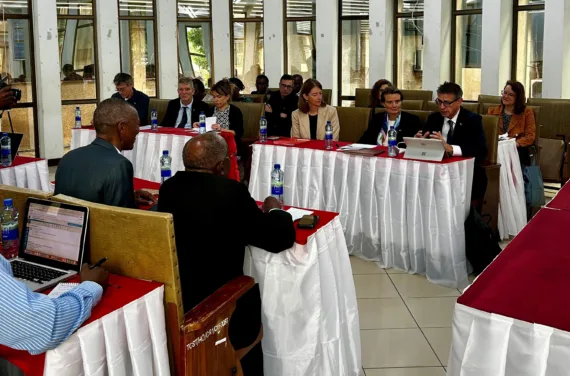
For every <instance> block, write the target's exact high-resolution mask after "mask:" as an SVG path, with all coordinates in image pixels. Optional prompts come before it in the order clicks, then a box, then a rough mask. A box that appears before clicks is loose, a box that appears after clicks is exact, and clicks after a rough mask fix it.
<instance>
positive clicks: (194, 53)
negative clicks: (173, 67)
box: [178, 22, 212, 83]
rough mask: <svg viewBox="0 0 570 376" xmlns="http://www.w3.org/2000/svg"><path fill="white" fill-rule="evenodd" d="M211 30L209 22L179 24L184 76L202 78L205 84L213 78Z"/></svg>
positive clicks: (182, 72)
mask: <svg viewBox="0 0 570 376" xmlns="http://www.w3.org/2000/svg"><path fill="white" fill-rule="evenodd" d="M211 29H212V24H211V23H209V22H203V23H197V22H179V23H178V38H179V43H178V55H179V56H180V73H181V74H182V75H183V76H188V77H196V78H200V79H201V80H202V82H204V83H206V82H208V81H209V79H210V77H211V76H212V46H211V39H210V36H211V33H212V31H211Z"/></svg>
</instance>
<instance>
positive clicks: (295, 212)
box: [287, 208, 313, 221]
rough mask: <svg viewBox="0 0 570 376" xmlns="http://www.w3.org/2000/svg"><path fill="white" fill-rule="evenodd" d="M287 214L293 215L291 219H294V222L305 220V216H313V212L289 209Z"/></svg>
mask: <svg viewBox="0 0 570 376" xmlns="http://www.w3.org/2000/svg"><path fill="white" fill-rule="evenodd" d="M287 213H289V214H291V217H293V221H296V220H297V219H301V218H303V216H304V215H311V214H313V212H312V211H311V210H303V209H297V208H289V210H287Z"/></svg>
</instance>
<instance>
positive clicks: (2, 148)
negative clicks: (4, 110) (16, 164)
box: [0, 133, 12, 167]
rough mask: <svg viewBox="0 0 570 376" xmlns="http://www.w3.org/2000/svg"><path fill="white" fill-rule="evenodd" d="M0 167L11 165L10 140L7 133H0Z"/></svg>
mask: <svg viewBox="0 0 570 376" xmlns="http://www.w3.org/2000/svg"><path fill="white" fill-rule="evenodd" d="M0 165H2V166H4V167H8V166H11V165H12V140H11V139H10V137H9V136H8V133H2V138H0Z"/></svg>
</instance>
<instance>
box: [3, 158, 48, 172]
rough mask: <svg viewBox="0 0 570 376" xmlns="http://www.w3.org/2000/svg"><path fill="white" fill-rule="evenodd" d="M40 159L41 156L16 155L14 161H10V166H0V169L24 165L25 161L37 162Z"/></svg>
mask: <svg viewBox="0 0 570 376" xmlns="http://www.w3.org/2000/svg"><path fill="white" fill-rule="evenodd" d="M41 160H42V158H32V157H23V156H16V159H14V161H13V162H12V164H11V165H10V166H0V169H3V168H10V167H16V166H21V165H24V164H26V163H33V162H38V161H41Z"/></svg>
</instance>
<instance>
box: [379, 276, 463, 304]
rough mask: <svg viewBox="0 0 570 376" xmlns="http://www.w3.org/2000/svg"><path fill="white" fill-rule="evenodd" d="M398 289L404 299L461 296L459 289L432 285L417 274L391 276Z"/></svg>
mask: <svg viewBox="0 0 570 376" xmlns="http://www.w3.org/2000/svg"><path fill="white" fill-rule="evenodd" d="M389 277H390V279H391V280H392V282H394V285H396V289H398V292H399V293H400V294H401V295H402V296H403V297H404V298H436V297H442V296H459V291H458V290H457V289H450V288H447V287H443V286H439V285H436V284H435V283H431V282H430V281H428V280H427V279H426V277H425V276H423V275H417V274H390V275H389Z"/></svg>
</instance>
